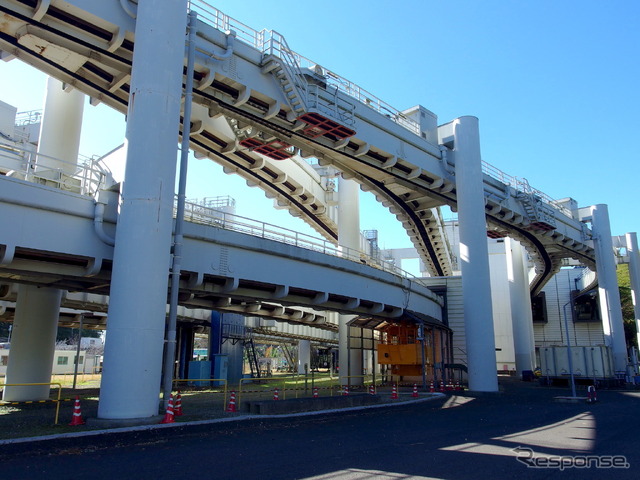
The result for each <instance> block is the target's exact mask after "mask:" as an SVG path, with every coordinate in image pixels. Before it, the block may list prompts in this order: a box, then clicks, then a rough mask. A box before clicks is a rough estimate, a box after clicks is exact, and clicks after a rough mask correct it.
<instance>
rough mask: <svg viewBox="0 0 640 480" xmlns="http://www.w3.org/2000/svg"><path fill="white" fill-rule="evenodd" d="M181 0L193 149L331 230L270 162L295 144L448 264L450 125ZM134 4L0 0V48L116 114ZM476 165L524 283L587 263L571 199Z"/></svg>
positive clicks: (126, 72)
mask: <svg viewBox="0 0 640 480" xmlns="http://www.w3.org/2000/svg"><path fill="white" fill-rule="evenodd" d="M191 8H193V9H194V10H195V11H197V12H198V13H199V15H200V17H199V18H200V19H201V20H200V21H199V24H198V37H197V45H196V66H195V91H194V102H195V105H194V115H193V118H192V124H191V135H192V146H193V147H194V150H195V151H196V152H197V154H198V155H200V156H206V157H210V158H211V159H213V160H214V161H216V162H219V163H221V164H222V165H224V167H225V171H227V172H229V173H231V172H233V173H238V174H240V175H242V176H243V177H245V178H246V179H247V181H248V183H249V184H250V185H255V186H259V187H260V188H262V189H264V190H265V192H266V193H267V195H269V196H273V197H275V198H276V199H277V201H278V202H279V203H280V204H281V205H282V206H284V207H286V208H288V209H289V210H290V211H291V212H292V213H294V214H295V215H299V216H301V217H302V218H303V219H304V220H305V221H307V222H308V223H309V224H310V225H311V226H312V227H313V228H315V229H316V230H317V231H318V232H320V233H321V234H322V235H324V236H325V238H328V239H332V240H334V241H335V240H336V236H337V233H336V232H337V228H336V225H335V222H334V220H333V219H332V218H330V216H328V215H327V214H326V201H325V199H324V198H322V196H323V195H322V194H323V192H322V190H323V189H322V186H321V185H320V183H319V182H318V181H317V180H315V182H316V184H317V185H315V187H312V188H309V187H308V185H304V183H305V180H301V177H300V172H298V173H293V172H292V171H291V169H289V171H288V172H286V171H284V170H285V169H284V168H283V167H279V166H278V164H279V163H284V162H281V161H282V160H286V161H287V162H290V161H291V160H289V159H291V158H292V157H294V156H295V155H296V154H298V153H299V154H301V155H302V156H314V157H316V158H318V160H319V163H320V165H332V166H334V167H336V168H337V169H339V170H340V171H342V172H343V174H344V175H346V176H348V177H351V178H354V179H355V180H356V181H358V182H359V183H360V184H361V185H362V188H363V189H365V190H370V191H371V192H372V193H373V194H374V195H375V196H376V198H377V199H378V200H379V201H381V202H382V203H383V205H385V206H387V207H388V208H389V209H390V211H391V212H392V213H393V214H395V215H396V216H397V217H398V219H399V220H400V221H401V222H402V224H403V226H404V227H405V229H406V230H407V232H408V234H409V236H410V237H411V239H412V241H413V243H414V245H415V246H416V247H417V250H418V252H419V253H420V255H421V257H422V260H423V261H424V262H425V265H427V266H428V268H429V271H430V272H431V273H432V274H433V275H448V274H450V273H451V256H450V252H449V251H448V245H447V241H446V238H445V237H444V235H443V233H442V224H441V222H440V221H439V216H438V213H437V207H439V206H442V205H449V206H450V207H451V208H453V209H454V210H455V209H456V206H457V205H456V204H457V200H456V199H457V196H456V188H455V176H454V173H453V165H452V164H451V162H450V161H449V153H450V151H451V149H452V148H453V147H455V146H454V145H453V143H452V138H453V136H452V126H451V124H446V125H442V126H440V127H438V126H437V124H436V119H435V116H434V115H433V114H432V113H431V112H429V111H428V110H426V109H424V108H422V107H416V108H414V109H411V110H408V111H404V112H401V111H398V110H396V109H394V108H393V107H391V106H390V105H388V104H386V103H384V102H382V101H381V100H379V99H377V98H376V97H375V96H373V95H371V94H370V93H368V92H366V91H364V90H362V89H361V88H360V87H358V86H357V85H354V84H352V83H351V82H349V81H348V80H346V79H344V78H342V77H340V76H338V75H336V74H335V73H333V72H331V71H330V70H327V69H325V68H323V67H321V66H319V65H316V64H314V63H313V62H311V61H309V60H308V59H306V58H304V57H303V56H301V55H299V54H297V53H295V52H293V51H292V50H291V49H290V48H289V46H288V45H287V44H286V41H285V40H284V38H283V37H282V36H281V35H279V34H278V33H277V32H272V31H265V30H263V31H256V30H253V29H252V28H250V27H248V26H246V25H243V24H242V23H240V22H237V21H236V20H234V19H231V18H230V17H228V16H226V15H224V14H223V13H222V12H220V11H218V10H216V9H215V8H213V7H211V6H209V5H207V4H206V3H205V2H200V1H194V2H191ZM135 10H136V4H135V2H130V1H129V0H122V1H121V2H116V1H114V2H94V1H91V0H74V1H72V2H58V1H55V0H53V1H39V0H38V1H36V0H0V11H2V13H3V14H4V22H3V23H2V27H1V31H0V49H1V50H2V57H3V58H5V59H6V58H8V57H11V56H16V57H18V58H20V59H21V60H23V61H25V62H27V63H30V64H32V65H34V66H35V67H36V68H39V69H40V70H43V71H44V72H45V73H47V74H49V75H52V76H54V77H56V78H59V79H60V80H62V81H64V82H67V83H69V84H71V85H73V86H74V87H75V88H78V89H79V90H81V91H83V92H85V93H86V94H88V95H90V96H91V98H92V101H93V102H94V103H96V102H103V103H106V104H108V105H110V106H112V107H114V108H116V109H117V110H119V111H121V112H123V113H124V112H125V111H126V108H127V103H128V97H129V85H130V74H131V63H132V52H133V46H134V41H135V37H134V33H133V32H134V30H135V15H136V14H135ZM485 172H489V173H492V174H493V175H492V176H490V175H486V176H485V179H484V184H485V203H486V214H487V230H488V235H489V236H491V237H499V236H507V235H509V236H511V237H514V238H516V239H518V240H519V241H521V242H523V243H524V244H525V246H526V247H527V249H528V250H529V252H530V253H531V254H532V257H533V259H534V260H535V262H536V265H537V273H538V276H537V277H536V279H535V280H534V282H533V283H532V285H531V288H532V291H534V292H535V291H537V290H539V289H540V288H541V287H542V285H543V284H544V282H545V281H546V280H547V279H548V278H549V277H550V275H551V274H552V273H553V272H554V271H556V270H557V269H558V268H559V266H560V264H561V261H562V259H563V258H567V257H571V258H574V259H577V260H579V261H581V262H582V263H584V264H585V265H587V266H591V267H592V266H593V264H594V252H593V249H592V248H591V246H590V245H589V244H588V241H589V240H590V231H589V230H588V229H587V228H586V226H585V225H584V224H582V223H580V222H579V221H578V220H577V219H576V218H575V216H574V215H573V212H572V211H571V209H570V208H567V207H566V206H565V205H560V204H557V203H554V202H552V201H550V199H548V198H546V197H545V196H544V195H543V194H541V192H538V191H536V190H534V189H531V188H530V187H529V186H528V185H527V184H526V182H522V181H518V180H517V179H514V178H511V177H506V176H505V175H504V174H502V173H501V172H496V171H495V170H492V169H491V167H490V166H488V165H487V166H486V168H485ZM495 177H498V178H495ZM505 179H506V181H505ZM307 183H308V182H307Z"/></svg>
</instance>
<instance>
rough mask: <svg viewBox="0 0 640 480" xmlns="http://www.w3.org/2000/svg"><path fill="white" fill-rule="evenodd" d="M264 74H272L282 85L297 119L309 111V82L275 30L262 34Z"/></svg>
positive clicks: (294, 56) (282, 38)
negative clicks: (307, 102) (307, 103)
mask: <svg viewBox="0 0 640 480" xmlns="http://www.w3.org/2000/svg"><path fill="white" fill-rule="evenodd" d="M261 33H262V34H263V35H264V36H265V37H267V38H264V37H263V39H262V42H263V49H262V55H263V58H262V73H265V74H266V73H272V74H273V75H274V76H275V77H276V78H277V79H278V82H279V84H280V88H282V91H283V92H284V95H285V97H286V98H287V101H288V102H289V105H290V106H291V109H292V110H293V112H294V113H295V116H296V118H297V117H299V116H300V115H302V114H304V113H305V112H306V111H307V106H306V98H307V82H306V80H305V79H304V78H303V77H302V72H301V71H300V66H299V64H298V60H297V59H296V54H295V53H294V52H292V51H291V49H290V48H289V45H287V42H286V40H285V39H284V37H283V36H282V35H280V34H279V33H278V32H275V31H273V30H271V31H263V32H261Z"/></svg>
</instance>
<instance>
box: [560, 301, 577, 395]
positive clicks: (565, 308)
mask: <svg viewBox="0 0 640 480" xmlns="http://www.w3.org/2000/svg"><path fill="white" fill-rule="evenodd" d="M570 303H571V302H567V303H565V304H564V305H563V307H562V313H563V314H564V331H565V334H566V336H567V356H568V357H569V378H570V381H571V396H572V397H575V396H576V384H575V379H574V377H573V356H572V355H571V341H570V339H569V324H568V323H567V305H569V304H570Z"/></svg>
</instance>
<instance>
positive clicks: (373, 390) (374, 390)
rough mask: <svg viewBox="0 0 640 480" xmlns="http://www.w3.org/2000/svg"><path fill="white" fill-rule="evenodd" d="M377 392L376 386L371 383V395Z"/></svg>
mask: <svg viewBox="0 0 640 480" xmlns="http://www.w3.org/2000/svg"><path fill="white" fill-rule="evenodd" d="M375 394H376V387H374V386H373V385H369V395H375Z"/></svg>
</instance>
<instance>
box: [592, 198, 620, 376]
mask: <svg viewBox="0 0 640 480" xmlns="http://www.w3.org/2000/svg"><path fill="white" fill-rule="evenodd" d="M590 210H591V226H592V229H593V245H594V247H595V253H596V272H597V274H598V303H599V304H600V316H601V317H602V330H603V331H604V340H605V344H606V345H607V346H609V347H611V350H612V353H613V366H614V368H615V369H616V371H618V372H626V369H627V344H626V342H625V339H624V324H623V321H622V306H621V304H620V292H619V291H618V277H617V275H616V262H615V258H614V256H613V241H612V240H611V226H610V224H609V209H608V207H607V206H606V205H604V204H598V205H594V206H592V207H591V208H590Z"/></svg>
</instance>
